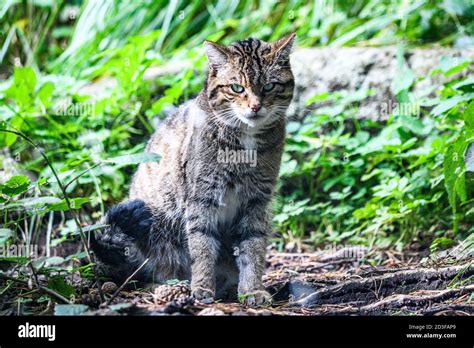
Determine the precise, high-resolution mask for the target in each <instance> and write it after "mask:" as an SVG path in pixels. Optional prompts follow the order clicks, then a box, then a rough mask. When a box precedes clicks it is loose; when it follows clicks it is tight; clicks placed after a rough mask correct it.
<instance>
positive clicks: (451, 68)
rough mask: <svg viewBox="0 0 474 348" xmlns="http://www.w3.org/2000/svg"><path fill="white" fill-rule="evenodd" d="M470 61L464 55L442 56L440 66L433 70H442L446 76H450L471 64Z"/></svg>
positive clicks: (435, 71) (434, 72) (434, 71)
mask: <svg viewBox="0 0 474 348" xmlns="http://www.w3.org/2000/svg"><path fill="white" fill-rule="evenodd" d="M469 64H470V61H469V59H467V58H462V57H446V56H443V57H441V60H440V63H439V67H438V68H437V69H435V70H433V74H436V73H437V72H440V71H441V72H442V73H443V75H444V76H450V75H453V74H456V73H457V72H459V71H461V70H462V69H464V68H465V67H467V66H469Z"/></svg>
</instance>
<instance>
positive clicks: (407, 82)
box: [392, 47, 415, 95]
mask: <svg viewBox="0 0 474 348" xmlns="http://www.w3.org/2000/svg"><path fill="white" fill-rule="evenodd" d="M403 53H404V49H403V47H399V48H398V50H397V61H398V67H397V72H396V74H395V77H394V78H393V81H392V92H393V94H395V95H398V94H400V93H401V92H402V91H408V90H409V89H410V87H411V86H412V85H413V82H415V74H414V73H413V71H412V70H411V69H410V68H409V67H408V65H407V63H406V61H405V58H404V56H403Z"/></svg>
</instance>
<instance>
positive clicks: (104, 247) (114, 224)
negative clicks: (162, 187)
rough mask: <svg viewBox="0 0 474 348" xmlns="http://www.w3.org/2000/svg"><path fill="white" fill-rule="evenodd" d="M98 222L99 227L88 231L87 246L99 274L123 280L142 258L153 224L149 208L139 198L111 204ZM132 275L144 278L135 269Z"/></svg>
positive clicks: (142, 273)
mask: <svg viewBox="0 0 474 348" xmlns="http://www.w3.org/2000/svg"><path fill="white" fill-rule="evenodd" d="M102 222H103V223H104V224H106V225H108V226H107V227H105V228H104V229H103V230H101V231H98V232H96V233H92V234H91V239H90V242H91V244H90V245H91V248H92V250H93V252H94V254H95V257H96V259H97V266H96V269H97V271H98V272H99V274H100V275H103V276H106V277H108V278H111V279H113V280H114V281H118V282H121V281H124V280H125V279H127V278H128V277H129V276H130V275H131V274H132V273H133V272H134V271H135V270H136V269H137V268H138V267H139V266H140V264H141V262H143V259H144V257H143V252H144V248H146V247H145V246H146V244H147V240H148V236H149V234H150V230H151V227H152V224H153V216H152V213H151V210H150V208H149V207H147V205H146V204H145V202H143V201H142V200H139V199H135V200H131V201H126V202H123V203H120V204H117V205H115V206H114V207H112V208H111V209H110V210H109V212H108V213H107V215H106V216H105V218H104V219H103V220H102ZM134 279H136V280H139V281H145V280H146V274H145V273H144V272H139V273H138V274H137V275H136V276H135V277H134Z"/></svg>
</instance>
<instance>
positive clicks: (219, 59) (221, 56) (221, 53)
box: [204, 41, 230, 69]
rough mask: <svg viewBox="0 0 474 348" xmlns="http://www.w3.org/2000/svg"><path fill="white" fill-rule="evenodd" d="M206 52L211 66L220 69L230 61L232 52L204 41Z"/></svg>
mask: <svg viewBox="0 0 474 348" xmlns="http://www.w3.org/2000/svg"><path fill="white" fill-rule="evenodd" d="M204 51H205V52H206V55H207V59H208V60H209V66H210V67H211V68H212V69H218V68H219V67H221V66H222V65H224V64H225V63H226V62H227V60H228V59H229V55H230V51H229V49H228V48H227V47H225V46H222V45H219V44H216V43H215V42H211V41H204Z"/></svg>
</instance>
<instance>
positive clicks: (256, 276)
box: [237, 209, 271, 306]
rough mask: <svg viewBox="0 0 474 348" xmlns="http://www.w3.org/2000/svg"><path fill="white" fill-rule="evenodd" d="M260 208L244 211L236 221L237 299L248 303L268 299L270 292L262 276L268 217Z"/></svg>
mask: <svg viewBox="0 0 474 348" xmlns="http://www.w3.org/2000/svg"><path fill="white" fill-rule="evenodd" d="M267 215H268V214H267V213H266V212H265V211H260V210H259V209H256V210H254V211H253V212H250V213H249V214H247V216H246V217H245V218H244V219H242V221H241V222H240V224H239V238H240V242H239V244H238V250H237V265H238V267H239V286H238V292H239V299H240V301H241V302H243V303H244V304H247V305H249V306H260V305H263V304H270V303H271V296H270V294H269V293H268V292H267V291H265V288H264V287H263V283H262V277H263V274H264V272H265V254H266V246H267V234H268V233H269V226H270V225H269V223H268V221H267V220H268V217H267Z"/></svg>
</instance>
